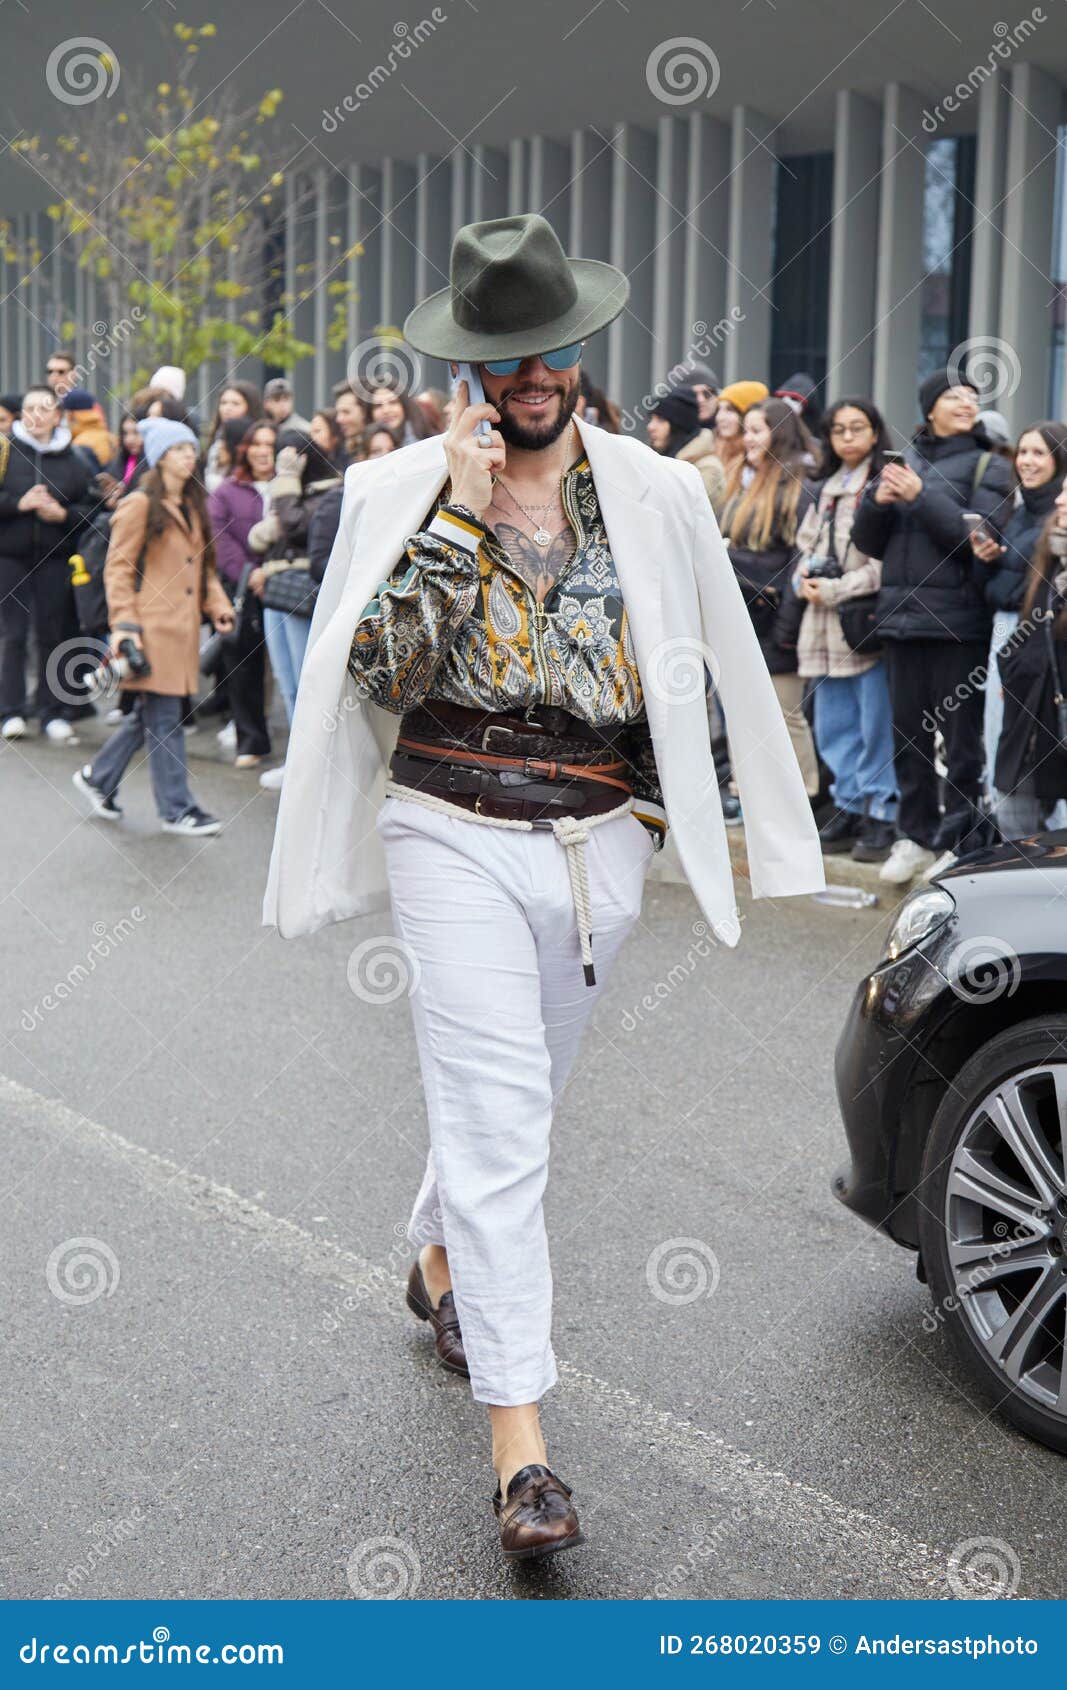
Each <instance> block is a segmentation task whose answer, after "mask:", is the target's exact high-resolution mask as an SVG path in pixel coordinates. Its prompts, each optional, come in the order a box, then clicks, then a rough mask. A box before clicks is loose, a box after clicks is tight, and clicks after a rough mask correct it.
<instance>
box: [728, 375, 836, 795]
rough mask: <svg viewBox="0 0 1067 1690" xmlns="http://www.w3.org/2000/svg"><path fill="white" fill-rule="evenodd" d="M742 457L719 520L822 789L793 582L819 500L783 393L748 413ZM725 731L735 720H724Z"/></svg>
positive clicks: (813, 785) (788, 714)
mask: <svg viewBox="0 0 1067 1690" xmlns="http://www.w3.org/2000/svg"><path fill="white" fill-rule="evenodd" d="M743 442H744V447H743V457H742V458H739V459H736V460H735V461H734V463H733V466H732V467H731V469H730V470H729V472H728V474H727V477H726V491H725V494H724V497H723V505H722V510H721V512H720V516H719V527H720V529H721V531H722V535H723V538H724V539H725V541H726V543H727V547H728V549H729V552H730V560H731V562H732V563H733V566H734V572H735V574H736V576H737V579H738V583H739V585H740V587H741V591H742V594H743V595H744V599H745V603H746V605H747V606H748V611H749V615H750V616H751V618H752V624H753V627H754V628H755V630H756V635H757V638H758V639H759V642H760V647H761V649H762V651H763V656H764V659H765V661H766V664H767V668H768V669H769V670H770V673H771V679H772V681H773V683H774V690H775V692H776V693H777V694H778V701H779V703H780V704H781V706H782V714H783V715H784V716H785V720H786V725H787V727H788V729H789V736H790V738H791V740H792V742H793V750H794V751H795V753H796V758H797V762H798V763H799V764H800V772H801V774H802V775H803V777H804V786H805V789H806V791H807V793H808V796H809V797H810V798H814V797H815V796H816V794H817V792H818V790H819V766H818V762H817V759H816V756H815V746H814V744H813V743H812V738H811V729H810V728H809V727H808V723H807V718H806V717H805V715H804V710H803V697H804V683H803V681H802V680H801V679H800V676H799V675H798V674H797V635H798V632H799V628H800V619H801V616H802V614H803V607H802V605H801V603H800V600H799V599H798V598H797V596H796V594H795V592H794V591H793V589H792V576H793V570H794V568H795V566H796V546H797V533H798V530H799V528H800V524H801V522H802V521H803V519H804V517H805V515H806V514H807V511H808V509H809V507H810V506H811V505H812V503H813V502H814V500H813V495H812V492H811V488H810V487H809V485H808V482H807V469H806V465H805V458H806V456H807V452H808V440H807V434H806V431H805V429H804V428H803V427H802V425H801V423H800V420H799V418H798V417H797V415H796V413H795V412H794V411H793V410H792V409H791V408H790V406H789V405H787V404H786V403H785V401H784V400H782V399H764V400H761V401H760V402H759V403H757V404H755V405H752V406H750V407H749V409H748V410H747V411H746V413H745V422H744V431H743ZM726 730H727V733H729V730H730V724H729V722H727V724H726Z"/></svg>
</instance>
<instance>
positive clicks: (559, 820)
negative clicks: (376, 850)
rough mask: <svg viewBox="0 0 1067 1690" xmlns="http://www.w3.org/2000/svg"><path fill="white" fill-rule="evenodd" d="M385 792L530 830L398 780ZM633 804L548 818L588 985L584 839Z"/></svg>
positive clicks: (589, 926) (591, 978) (589, 920)
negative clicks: (563, 858) (563, 864)
mask: <svg viewBox="0 0 1067 1690" xmlns="http://www.w3.org/2000/svg"><path fill="white" fill-rule="evenodd" d="M385 790H386V793H387V794H388V795H389V796H390V797H393V798H408V799H411V800H412V801H413V802H414V803H416V804H425V805H426V808H427V809H428V810H444V811H446V812H447V813H448V814H449V815H452V816H462V817H463V820H464V821H468V822H484V823H485V825H486V826H487V827H517V828H521V829H522V830H523V831H524V832H527V833H529V832H532V830H533V825H534V824H533V822H528V821H519V820H518V819H513V818H511V817H510V816H509V817H502V816H483V815H479V814H478V812H477V811H476V810H465V809H464V808H463V805H462V804H453V803H451V802H450V800H449V799H447V798H439V797H438V796H437V794H436V793H434V792H423V791H422V790H421V789H420V788H419V787H417V786H401V784H400V782H399V781H395V780H387V781H386V783H385ZM633 807H634V801H633V798H632V797H630V798H627V799H626V800H625V802H624V803H622V804H620V805H619V806H618V807H617V808H616V809H614V810H602V811H601V812H600V814H599V815H595V816H582V817H581V818H579V817H578V816H558V817H557V816H552V817H550V818H546V819H548V820H549V821H550V825H551V828H552V832H553V833H554V834H555V836H556V838H557V840H558V841H559V843H560V844H561V845H562V846H563V848H564V850H565V851H566V853H567V872H568V873H569V875H570V881H571V896H572V897H573V899H574V916H575V920H576V922H577V924H578V943H579V945H580V946H581V951H582V972H583V973H584V975H585V983H586V985H587V986H595V985H596V975H595V974H594V972H593V909H592V903H591V900H590V896H589V869H588V865H587V863H586V860H585V842H586V840H587V839H588V837H589V829H590V828H591V827H599V825H600V823H601V822H611V821H614V820H615V819H616V817H617V816H625V815H629V813H630V811H631V810H632V809H633Z"/></svg>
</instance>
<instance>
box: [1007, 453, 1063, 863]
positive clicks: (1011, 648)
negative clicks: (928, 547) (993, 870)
mask: <svg viewBox="0 0 1067 1690" xmlns="http://www.w3.org/2000/svg"><path fill="white" fill-rule="evenodd" d="M1042 426H1044V425H1042ZM997 664H998V668H999V673H1000V679H1001V682H1002V684H1003V688H1004V725H1003V727H1002V729H1001V733H1000V741H999V744H998V746H997V757H996V764H995V772H994V779H995V785H996V792H997V803H996V818H997V825H998V826H999V827H1000V829H1001V831H1002V833H1003V834H1004V835H1005V837H1006V838H1008V839H1021V838H1026V837H1027V836H1028V835H1030V834H1032V833H1037V832H1039V831H1040V829H1041V827H1042V826H1043V825H1045V823H1044V818H1045V817H1046V816H1047V815H1048V813H1049V811H1050V810H1052V809H1054V808H1055V807H1056V805H1057V804H1059V802H1060V801H1061V800H1062V799H1065V798H1067V746H1065V743H1064V739H1063V737H1062V724H1061V722H1060V713H1059V706H1058V705H1057V703H1056V699H1057V696H1060V697H1062V696H1063V695H1064V694H1067V486H1064V485H1063V484H1062V483H1061V486H1060V490H1059V493H1058V494H1057V496H1056V499H1055V502H1054V504H1053V508H1052V512H1051V514H1050V515H1049V516H1047V517H1046V519H1045V521H1044V522H1043V524H1042V527H1041V532H1040V535H1039V537H1038V540H1037V544H1036V546H1035V547H1034V552H1033V558H1032V561H1031V563H1030V566H1029V568H1028V569H1027V572H1026V576H1025V586H1024V589H1023V595H1022V599H1021V601H1020V605H1019V620H1018V623H1017V625H1016V627H1015V628H1014V629H1013V630H1012V632H1011V633H1010V634H1009V636H1008V639H1007V641H1006V643H1005V644H1004V645H1002V646H1001V647H1000V649H999V651H998V652H997Z"/></svg>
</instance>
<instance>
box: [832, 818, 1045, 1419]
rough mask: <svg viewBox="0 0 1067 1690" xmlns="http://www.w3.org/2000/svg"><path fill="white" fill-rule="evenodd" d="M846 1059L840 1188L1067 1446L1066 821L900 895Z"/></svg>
mask: <svg viewBox="0 0 1067 1690" xmlns="http://www.w3.org/2000/svg"><path fill="white" fill-rule="evenodd" d="M835 1071H836V1079H837V1092H838V1100H839V1103H840V1106H841V1113H842V1115H843V1117H844V1123H845V1132H846V1135H847V1138H848V1144H849V1150H850V1151H851V1157H852V1160H851V1165H849V1166H847V1167H846V1168H844V1169H843V1170H842V1171H841V1172H840V1173H838V1174H837V1175H836V1177H835V1179H834V1181H833V1189H834V1192H835V1195H836V1196H837V1197H839V1198H840V1199H841V1201H842V1202H843V1203H844V1204H846V1205H847V1207H848V1208H850V1209H853V1210H854V1211H855V1212H856V1214H858V1215H861V1216H862V1217H863V1219H864V1220H866V1221H869V1222H870V1223H871V1224H872V1225H873V1226H876V1227H878V1228H880V1229H881V1230H882V1231H883V1232H886V1233H888V1235H889V1237H890V1238H892V1239H894V1240H895V1241H896V1242H897V1243H898V1244H902V1245H904V1246H905V1248H907V1249H909V1250H915V1251H917V1252H918V1264H917V1265H918V1274H919V1278H920V1279H921V1280H923V1281H924V1282H927V1283H928V1284H929V1286H930V1290H931V1292H932V1294H933V1297H934V1311H933V1314H934V1318H935V1319H936V1320H937V1321H938V1323H939V1324H941V1325H943V1326H944V1327H945V1328H946V1330H947V1331H948V1332H949V1333H950V1334H951V1335H952V1338H953V1341H954V1342H955V1345H956V1347H957V1350H958V1352H959V1354H960V1357H961V1358H962V1361H963V1365H964V1366H965V1368H966V1369H967V1372H968V1373H969V1375H970V1377H971V1378H972V1379H973V1381H974V1382H975V1384H976V1385H977V1386H978V1387H979V1388H980V1389H981V1390H982V1392H983V1393H984V1394H985V1396H986V1397H987V1399H989V1400H990V1401H991V1402H992V1403H993V1404H994V1405H995V1406H996V1407H997V1408H998V1409H1000V1410H1001V1412H1003V1413H1004V1414H1005V1415H1007V1417H1008V1418H1009V1419H1010V1420H1012V1421H1014V1423H1015V1424H1016V1425H1017V1426H1019V1427H1020V1428H1021V1429H1022V1430H1023V1431H1024V1432H1026V1433H1028V1434H1029V1435H1030V1436H1031V1437H1034V1438H1038V1439H1040V1441H1041V1442H1042V1443H1046V1444H1049V1445H1050V1446H1051V1447H1052V1448H1053V1449H1057V1450H1062V1451H1065V1452H1067V1367H1065V1361H1064V1339H1065V1330H1064V1323H1065V1318H1067V1168H1065V1151H1067V1144H1065V1132H1067V831H1063V832H1059V833H1045V834H1041V835H1039V836H1038V837H1036V838H1032V839H1027V840H1021V841H1016V842H1014V843H1012V844H1008V845H1000V846H997V847H994V848H993V849H991V850H987V851H985V852H982V853H978V854H976V855H975V856H974V857H971V858H967V859H964V860H962V861H961V862H959V863H958V864H957V865H956V866H954V867H953V868H952V869H950V870H949V871H948V872H947V873H945V874H942V875H940V876H938V878H937V879H936V880H934V881H933V882H931V883H930V884H929V885H926V886H922V887H920V888H919V889H917V890H916V891H914V892H912V893H911V894H910V895H909V896H908V897H907V898H906V899H905V901H904V903H903V904H902V905H901V907H900V910H899V912H898V914H897V917H896V919H895V921H894V923H893V926H892V928H891V930H890V933H889V936H888V939H887V942H886V951H885V960H884V961H883V962H881V963H879V965H878V967H877V968H876V969H875V970H874V971H873V973H871V974H869V975H868V976H867V978H866V979H865V980H864V981H863V982H862V984H861V985H860V987H859V990H858V991H857V993H856V996H855V999H854V1001H853V1003H852V1007H851V1010H850V1011H849V1015H848V1020H847V1021H846V1023H845V1028H844V1031H843V1033H842V1035H841V1038H840V1041H839V1043H838V1046H837V1055H836V1063H835Z"/></svg>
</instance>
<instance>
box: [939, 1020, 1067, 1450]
mask: <svg viewBox="0 0 1067 1690" xmlns="http://www.w3.org/2000/svg"><path fill="white" fill-rule="evenodd" d="M1065 1134H1067V1017H1065V1016H1063V1015H1049V1016H1042V1017H1040V1018H1038V1019H1035V1020H1032V1021H1024V1022H1020V1023H1019V1025H1018V1026H1016V1027H1010V1028H1008V1029H1007V1030H1006V1031H1005V1032H1003V1033H1000V1034H998V1035H997V1037H996V1038H993V1039H991V1040H990V1041H989V1043H988V1044H985V1045H983V1046H982V1047H981V1048H980V1049H979V1050H978V1051H976V1053H975V1054H974V1056H972V1057H971V1058H970V1060H969V1061H968V1062H966V1063H965V1064H964V1066H963V1067H962V1068H961V1069H960V1071H959V1073H958V1074H957V1075H956V1076H955V1078H954V1079H953V1081H952V1083H951V1085H949V1086H948V1088H947V1089H946V1093H945V1096H944V1098H943V1100H942V1102H941V1105H940V1107H939V1108H938V1111H937V1113H936V1115H935V1116H934V1120H933V1123H932V1125H931V1128H930V1135H929V1138H928V1140H927V1144H926V1151H925V1154H924V1157H923V1168H922V1176H921V1179H920V1184H919V1189H918V1192H917V1196H918V1201H919V1240H920V1247H921V1250H922V1259H923V1265H924V1267H925V1270H926V1275H927V1280H928V1284H929V1288H930V1292H931V1295H932V1296H933V1299H934V1308H933V1318H934V1319H935V1320H936V1321H937V1322H938V1324H939V1325H942V1326H943V1327H944V1329H945V1330H946V1332H947V1333H948V1335H949V1337H950V1340H951V1342H952V1344H953V1346H954V1348H955V1350H956V1353H957V1355H958V1356H959V1359H960V1361H961V1363H962V1365H963V1367H964V1369H965V1370H966V1372H967V1374H968V1377H969V1378H970V1379H971V1380H972V1381H973V1383H974V1384H975V1386H977V1388H978V1390H979V1392H980V1393H981V1395H982V1397H983V1398H984V1399H985V1400H986V1401H987V1402H989V1403H990V1404H991V1405H992V1406H993V1407H994V1408H996V1409H997V1410H998V1411H999V1412H1000V1413H1001V1414H1003V1415H1004V1416H1005V1417H1006V1418H1007V1419H1008V1420H1010V1421H1011V1422H1012V1423H1013V1424H1014V1425H1015V1426H1017V1427H1018V1428H1019V1429H1020V1431H1022V1432H1025V1433H1026V1434H1027V1436H1028V1437H1031V1438H1036V1439H1037V1440H1038V1442H1040V1443H1043V1444H1047V1445H1048V1446H1049V1447H1050V1448H1051V1449H1055V1450H1058V1451H1060V1452H1061V1453H1065V1454H1067V1363H1065V1337H1067V1333H1065V1322H1067V1180H1065V1177H1064V1175H1065V1169H1064V1135H1065Z"/></svg>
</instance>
